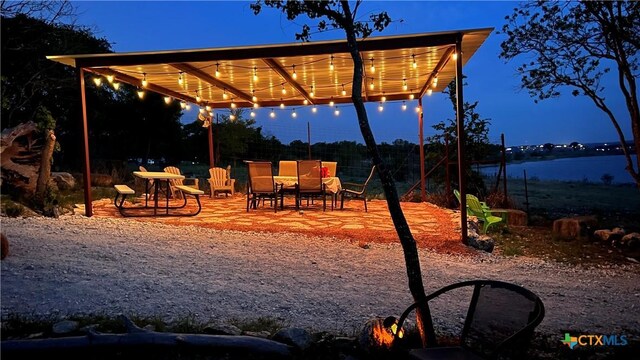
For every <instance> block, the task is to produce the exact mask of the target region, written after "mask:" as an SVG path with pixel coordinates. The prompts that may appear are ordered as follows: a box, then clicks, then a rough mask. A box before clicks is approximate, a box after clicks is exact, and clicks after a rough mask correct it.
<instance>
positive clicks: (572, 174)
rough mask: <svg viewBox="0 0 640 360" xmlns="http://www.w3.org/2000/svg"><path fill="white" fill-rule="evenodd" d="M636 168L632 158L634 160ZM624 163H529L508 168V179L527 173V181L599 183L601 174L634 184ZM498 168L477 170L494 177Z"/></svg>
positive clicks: (591, 159) (619, 158) (612, 158)
mask: <svg viewBox="0 0 640 360" xmlns="http://www.w3.org/2000/svg"><path fill="white" fill-rule="evenodd" d="M633 161H634V164H635V156H634V157H633ZM625 166H626V161H625V157H624V156H623V155H607V156H588V157H578V158H565V159H555V160H545V161H532V162H525V163H520V164H507V176H508V177H513V178H523V177H524V170H527V179H531V178H532V177H537V178H539V179H540V180H562V181H583V180H585V179H586V180H587V181H590V182H595V183H601V182H602V180H601V177H602V175H604V174H609V175H612V176H613V182H614V183H617V184H620V183H634V181H633V178H632V177H631V175H629V173H627V171H626V170H625ZM498 168H499V166H488V167H482V168H480V172H481V173H482V174H484V175H490V176H493V175H495V174H496V173H497V172H498Z"/></svg>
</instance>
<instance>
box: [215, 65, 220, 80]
mask: <svg viewBox="0 0 640 360" xmlns="http://www.w3.org/2000/svg"><path fill="white" fill-rule="evenodd" d="M215 75H216V77H217V78H218V77H220V64H218V63H216V74H215Z"/></svg>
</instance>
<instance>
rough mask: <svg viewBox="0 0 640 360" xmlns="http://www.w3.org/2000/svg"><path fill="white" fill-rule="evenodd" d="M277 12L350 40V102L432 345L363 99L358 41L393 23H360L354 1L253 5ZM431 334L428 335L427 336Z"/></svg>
mask: <svg viewBox="0 0 640 360" xmlns="http://www.w3.org/2000/svg"><path fill="white" fill-rule="evenodd" d="M263 4H264V5H265V6H268V7H271V8H276V9H279V10H280V11H282V12H283V13H285V14H286V16H287V19H288V20H295V19H296V18H297V17H298V16H301V15H303V16H306V17H308V18H309V19H310V20H311V21H317V24H315V26H316V28H317V29H318V30H319V31H325V30H329V29H343V30H344V32H345V35H346V37H347V44H348V47H349V53H350V55H351V59H352V60H353V82H352V84H353V87H352V93H351V100H352V102H353V105H354V107H355V110H356V114H357V116H358V124H359V126H360V132H361V133H362V137H363V139H364V142H365V144H366V146H367V152H368V155H369V157H370V158H371V160H372V162H373V164H374V165H375V166H376V167H377V169H378V176H379V178H380V181H381V183H382V187H383V189H384V194H385V198H386V200H387V205H388V207H389V213H390V215H391V218H392V220H393V223H394V225H395V228H396V232H397V234H398V237H399V238H400V243H401V244H402V248H403V250H404V256H405V263H406V268H407V276H408V282H409V290H410V292H411V294H412V296H413V298H414V300H415V301H416V302H420V303H421V304H422V305H421V306H419V307H418V309H417V318H418V324H417V325H418V329H419V330H420V334H421V338H422V342H423V344H425V345H426V344H427V339H429V341H435V335H434V334H433V326H432V324H431V323H430V322H431V315H430V313H429V308H428V306H427V304H426V301H424V300H425V297H426V295H425V292H424V285H423V283H422V274H421V270H420V260H419V258H418V249H417V246H416V242H415V239H414V238H413V235H412V234H411V230H410V229H409V225H408V224H407V220H406V218H405V216H404V213H403V212H402V208H401V207H400V201H399V197H398V193H397V190H396V187H395V184H394V180H393V177H392V176H391V172H390V171H389V168H388V166H387V164H385V162H383V161H382V158H381V156H380V153H379V151H378V146H377V143H376V140H375V138H374V136H373V132H372V131H371V127H370V125H369V120H368V116H367V111H366V109H365V106H364V102H363V99H362V79H363V68H364V67H363V63H362V58H361V57H360V51H359V50H358V41H357V39H358V37H361V38H366V37H368V36H370V35H371V34H372V33H373V32H374V31H382V30H384V29H385V28H386V27H387V26H388V25H389V24H390V23H391V18H390V17H389V15H388V14H387V13H386V12H380V13H377V14H371V15H369V21H367V22H365V21H358V20H356V19H357V13H358V10H359V8H360V5H362V1H361V0H358V1H355V4H354V6H353V9H352V7H351V5H350V4H349V1H346V0H343V1H336V0H329V1H296V0H289V1H283V0H264V1H261V0H258V1H256V2H255V3H253V4H251V8H252V9H253V11H254V13H255V14H258V13H260V11H261V10H262V5H263ZM310 36H311V27H310V26H309V25H308V24H304V25H302V29H301V31H300V32H299V33H296V39H298V40H303V41H308V40H309V38H310ZM425 330H428V332H429V334H426V333H425Z"/></svg>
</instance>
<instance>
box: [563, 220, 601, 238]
mask: <svg viewBox="0 0 640 360" xmlns="http://www.w3.org/2000/svg"><path fill="white" fill-rule="evenodd" d="M597 224H598V220H597V219H596V217H595V216H575V217H567V218H562V219H558V220H556V221H554V222H553V232H552V236H553V238H554V239H558V240H574V239H578V240H583V239H587V238H588V237H589V235H590V234H591V232H592V231H593V228H595V227H596V225H597Z"/></svg>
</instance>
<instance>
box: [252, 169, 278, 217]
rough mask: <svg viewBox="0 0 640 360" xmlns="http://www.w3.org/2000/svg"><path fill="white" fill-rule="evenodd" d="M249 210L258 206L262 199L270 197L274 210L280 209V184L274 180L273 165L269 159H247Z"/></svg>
mask: <svg viewBox="0 0 640 360" xmlns="http://www.w3.org/2000/svg"><path fill="white" fill-rule="evenodd" d="M246 163H247V168H248V171H247V173H248V174H249V179H248V181H247V212H249V208H250V207H253V208H254V209H257V208H258V204H259V202H260V200H261V199H262V200H263V201H264V199H269V200H271V203H272V205H273V202H274V200H275V205H273V211H274V212H277V211H278V186H277V185H276V183H275V182H274V181H273V167H272V165H271V162H267V161H247V162H246Z"/></svg>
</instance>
